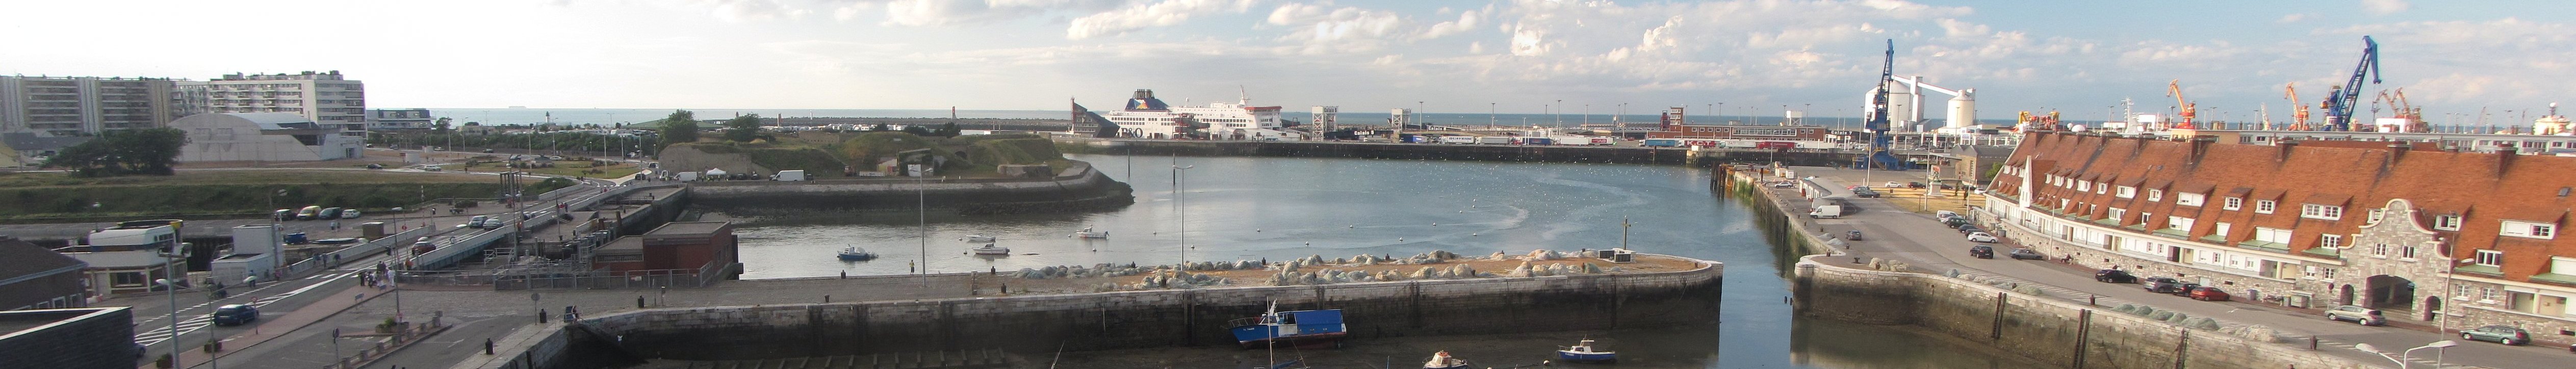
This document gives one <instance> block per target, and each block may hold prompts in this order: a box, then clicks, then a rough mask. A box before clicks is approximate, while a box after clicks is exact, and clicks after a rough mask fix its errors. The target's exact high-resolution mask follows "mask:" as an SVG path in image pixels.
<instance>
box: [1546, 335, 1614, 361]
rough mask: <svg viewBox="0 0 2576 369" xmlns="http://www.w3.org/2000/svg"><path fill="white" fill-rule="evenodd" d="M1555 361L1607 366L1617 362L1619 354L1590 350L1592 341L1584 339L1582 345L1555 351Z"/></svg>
mask: <svg viewBox="0 0 2576 369" xmlns="http://www.w3.org/2000/svg"><path fill="white" fill-rule="evenodd" d="M1556 359H1557V360H1565V361H1566V362H1573V363H1587V364H1607V363H1615V362H1619V352H1618V351H1595V350H1593V349H1592V340H1590V339H1585V340H1583V342H1582V343H1577V344H1575V345H1574V346H1565V348H1564V349H1560V350H1556Z"/></svg>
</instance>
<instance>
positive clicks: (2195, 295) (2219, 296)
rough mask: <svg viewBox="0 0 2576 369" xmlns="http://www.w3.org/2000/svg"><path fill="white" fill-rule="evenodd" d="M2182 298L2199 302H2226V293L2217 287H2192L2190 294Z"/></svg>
mask: <svg viewBox="0 0 2576 369" xmlns="http://www.w3.org/2000/svg"><path fill="white" fill-rule="evenodd" d="M2183 297H2190V298H2191V299H2193V300H2201V301H2227V291H2220V290H2218V287H2193V288H2192V289H2191V293H2188V294H2184V295H2183Z"/></svg>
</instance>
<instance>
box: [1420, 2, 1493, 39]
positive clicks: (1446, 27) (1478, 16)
mask: <svg viewBox="0 0 2576 369" xmlns="http://www.w3.org/2000/svg"><path fill="white" fill-rule="evenodd" d="M1444 10H1445V9H1444ZM1491 12H1492V10H1491V7H1488V8H1487V10H1485V11H1481V12H1480V11H1476V10H1468V11H1463V12H1458V20H1455V21H1448V22H1440V23H1438V24H1433V25H1431V28H1428V29H1424V30H1422V34H1420V35H1416V36H1414V38H1416V39H1426V40H1427V39H1435V38H1441V37H1449V36H1450V35H1456V34H1460V33H1465V32H1467V31H1470V30H1474V29H1476V26H1477V24H1478V23H1482V22H1484V20H1485V14H1487V13H1491Z"/></svg>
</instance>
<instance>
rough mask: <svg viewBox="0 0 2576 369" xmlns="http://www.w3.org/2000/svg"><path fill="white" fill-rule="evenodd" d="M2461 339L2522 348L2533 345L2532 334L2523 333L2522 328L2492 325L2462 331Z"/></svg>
mask: <svg viewBox="0 0 2576 369" xmlns="http://www.w3.org/2000/svg"><path fill="white" fill-rule="evenodd" d="M2460 339H2464V340H2470V341H2489V342H2495V343H2501V344H2505V345H2507V346H2521V345H2523V344H2527V343H2531V332H2526V331H2523V330H2522V328H2514V327H2513V326H2504V325H2490V326H2484V327H2477V328H2469V329H2462V330H2460Z"/></svg>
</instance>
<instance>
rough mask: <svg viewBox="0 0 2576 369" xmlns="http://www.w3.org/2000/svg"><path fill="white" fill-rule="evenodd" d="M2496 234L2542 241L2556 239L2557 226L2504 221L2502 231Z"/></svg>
mask: <svg viewBox="0 0 2576 369" xmlns="http://www.w3.org/2000/svg"><path fill="white" fill-rule="evenodd" d="M2498 233H2500V234H2503V235H2506V236H2513V237H2522V238H2538V239H2544V240H2547V239H2555V238H2557V237H2558V225H2557V224H2550V223H2541V222H2525V221H2519V220H2507V221H2504V229H2503V230H2502V231H2499V232H2498Z"/></svg>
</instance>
